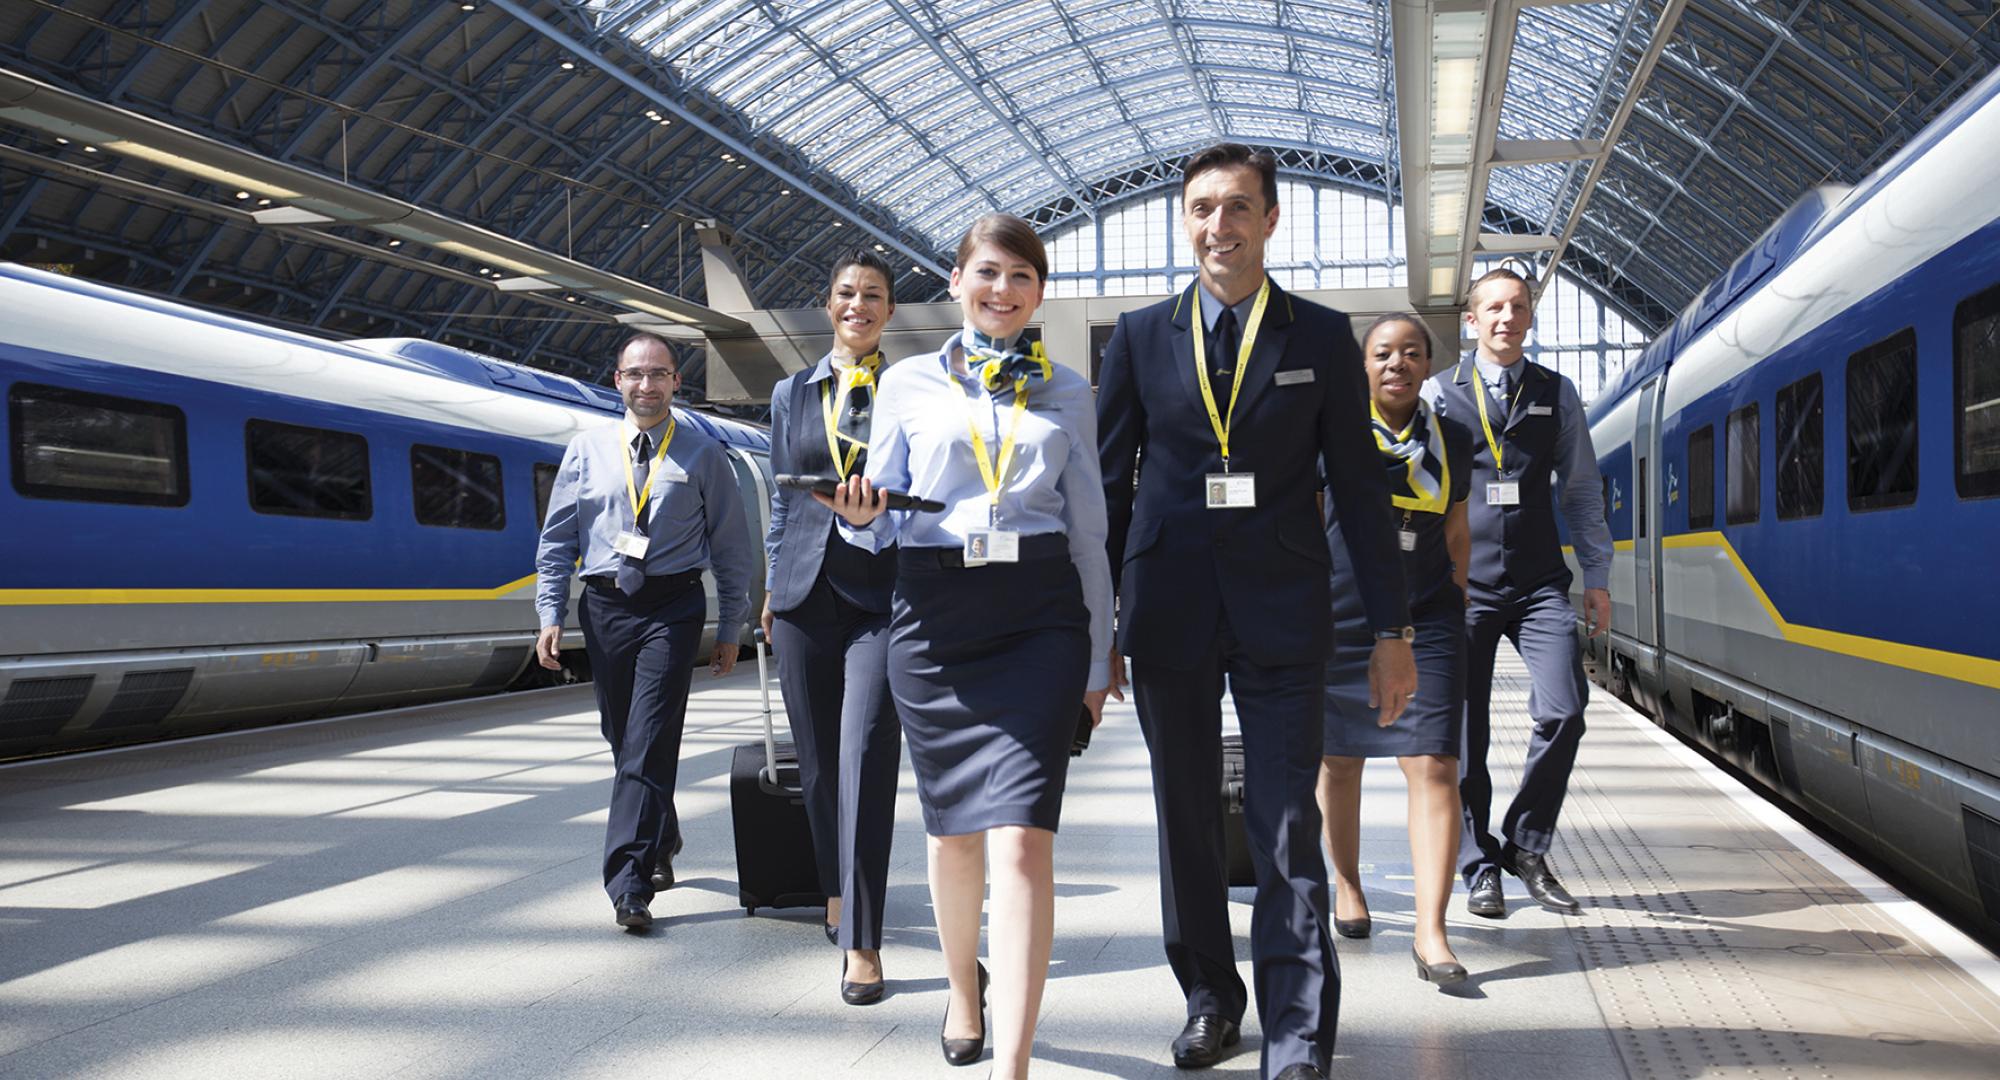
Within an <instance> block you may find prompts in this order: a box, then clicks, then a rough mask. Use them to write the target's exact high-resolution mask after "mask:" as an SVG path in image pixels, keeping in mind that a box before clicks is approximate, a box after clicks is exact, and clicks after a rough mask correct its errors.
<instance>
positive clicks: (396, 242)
mask: <svg viewBox="0 0 2000 1080" xmlns="http://www.w3.org/2000/svg"><path fill="white" fill-rule="evenodd" d="M389 246H390V247H402V246H403V242H402V241H401V240H391V241H389Z"/></svg>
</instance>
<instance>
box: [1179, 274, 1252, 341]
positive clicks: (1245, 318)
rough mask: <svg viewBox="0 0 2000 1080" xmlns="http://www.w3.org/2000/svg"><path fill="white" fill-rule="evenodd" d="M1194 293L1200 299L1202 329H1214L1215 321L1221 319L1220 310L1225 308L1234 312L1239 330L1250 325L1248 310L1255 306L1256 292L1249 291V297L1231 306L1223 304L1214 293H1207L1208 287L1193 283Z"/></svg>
mask: <svg viewBox="0 0 2000 1080" xmlns="http://www.w3.org/2000/svg"><path fill="white" fill-rule="evenodd" d="M1194 293H1195V295H1196V296H1198V297H1200V298H1201V325H1202V327H1203V328H1205V329H1208V330H1213V329H1215V320H1216V319H1217V318H1219V317H1221V315H1222V309H1223V308H1225V307H1228V308H1232V309H1234V310H1235V312H1236V325H1237V326H1238V327H1239V328H1241V327H1245V326H1248V325H1250V309H1251V308H1253V307H1256V306H1257V290H1255V289H1252V290H1250V295H1249V296H1246V297H1244V298H1243V299H1241V300H1238V301H1237V302H1235V303H1233V304H1224V303H1223V302H1222V301H1221V299H1219V298H1218V297H1217V296H1216V295H1215V294H1214V293H1211V292H1209V291H1208V286H1206V285H1203V284H1201V283H1199V282H1196V283H1195V287H1194Z"/></svg>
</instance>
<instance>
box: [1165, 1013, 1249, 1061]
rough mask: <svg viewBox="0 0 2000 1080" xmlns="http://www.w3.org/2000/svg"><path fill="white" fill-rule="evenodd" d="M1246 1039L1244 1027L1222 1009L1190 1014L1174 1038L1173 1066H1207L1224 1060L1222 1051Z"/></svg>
mask: <svg viewBox="0 0 2000 1080" xmlns="http://www.w3.org/2000/svg"><path fill="white" fill-rule="evenodd" d="M1242 1041H1243V1028H1242V1026H1241V1025H1239V1024H1238V1023H1237V1022H1236V1021H1234V1020H1228V1019H1225V1018H1224V1017H1222V1016H1221V1015H1220V1014H1219V1013H1202V1014H1201V1015H1200V1016H1190V1017H1188V1022H1187V1026H1186V1027H1184V1028H1182V1029H1181V1033H1180V1035H1179V1037H1177V1038H1175V1039H1174V1046H1173V1052H1174V1067H1175V1068H1178V1069H1206V1068H1208V1067H1209V1066H1210V1065H1213V1064H1215V1063H1216V1062H1218V1061H1221V1060H1222V1052H1223V1051H1224V1050H1227V1049H1229V1048H1230V1047H1232V1046H1235V1045H1236V1044H1237V1043H1240V1042H1242Z"/></svg>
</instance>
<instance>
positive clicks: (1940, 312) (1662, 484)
mask: <svg viewBox="0 0 2000 1080" xmlns="http://www.w3.org/2000/svg"><path fill="white" fill-rule="evenodd" d="M1995 146H2000V75H1997V76H1993V77H1989V78H1987V79H1986V80H1985V81H1983V82H1982V83H1980V84H1979V85H1978V86H1977V87H1975V88H1974V89H1973V90H1971V91H1970V92H1969V93H1968V94H1967V95H1966V96H1965V97H1964V98H1963V99H1962V100H1960V101H1959V102H1957V103H1956V104H1955V105H1954V106H1953V108H1952V109H1951V110H1950V111H1949V112H1948V113H1946V114H1945V115H1943V116H1941V117H1940V118H1939V119H1938V120H1937V121H1936V122H1935V123H1933V124H1932V125H1931V126H1930V127H1929V128H1927V129H1926V130H1925V131H1924V132H1923V133H1921V134H1920V135H1919V136H1918V137H1917V138H1916V139H1914V140H1913V141H1912V142H1911V143H1910V144H1909V145H1908V146H1906V147H1905V148H1903V150H1902V151H1901V152H1900V153H1898V154H1897V155H1896V156H1895V157H1894V158H1893V159H1891V160H1890V161H1889V162H1888V163H1886V164H1885V165H1884V166H1883V167H1882V168H1881V169H1880V170H1879V171H1878V172H1876V173H1875V174H1874V175H1872V176H1870V177H1869V178H1867V179H1866V180H1865V181H1863V182H1862V183H1860V184H1858V185H1856V186H1854V187H1852V188H1828V189H1822V190H1818V191H1815V192H1812V193H1811V194H1809V195H1808V196H1806V197H1805V198H1803V199H1801V200H1800V201H1799V203H1798V204H1797V205H1795V206H1794V207H1793V208H1792V209H1791V210H1790V211H1789V212H1788V213H1787V214H1786V215H1785V216H1784V217H1783V218H1781V219H1780V220H1779V221H1778V222H1777V223H1776V224H1774V225H1773V226H1772V227H1771V228H1770V229H1769V230H1768V231H1767V232H1766V233H1765V235H1764V236H1763V237H1762V238H1761V239H1760V241H1759V242H1758V243H1757V244H1756V245H1755V246H1754V247H1753V248H1752V249H1751V250H1750V251H1749V252H1747V253H1745V254H1744V255H1743V256H1742V257H1741V258H1739V259H1738V260H1737V261H1736V263H1735V264H1734V265H1732V266H1731V267H1730V268H1729V270H1728V272H1727V273H1726V274H1725V275H1724V276H1723V277H1722V278H1720V279H1719V280H1717V281H1716V282H1714V283H1713V284H1712V285H1710V286H1709V287H1708V288H1707V289H1706V290H1705V291H1704V292H1703V293H1702V294H1701V295H1700V296H1699V297H1697V299H1696V300H1695V302H1694V303H1693V304H1692V305H1690V307H1689V308H1688V310H1687V311H1686V312H1685V313H1683V314H1682V315H1681V317H1680V318H1679V319H1678V320H1677V321H1676V322H1675V323H1674V324H1673V325H1672V326H1671V327H1670V328H1668V330H1667V331H1666V332H1664V333H1663V334H1661V336H1660V337H1659V338H1658V339H1657V340H1655V341H1654V342H1653V344H1652V345H1651V346H1650V347H1648V348H1647V349H1646V351H1645V352H1644V353H1643V355H1642V356H1641V357H1640V359H1639V360H1638V361H1637V362H1636V363H1634V364H1633V365H1632V366H1631V368H1630V369H1629V370H1627V371H1626V372H1625V373H1624V375H1623V376H1622V377H1621V378H1620V379H1619V380H1618V381H1617V382H1616V383H1615V384H1614V385H1613V386H1611V387H1610V388H1608V390H1607V392H1606V393H1605V395H1604V396H1603V397H1602V398H1601V399H1600V400H1599V401H1598V402H1597V403H1596V404H1595V406H1593V408H1592V409H1591V413H1590V423H1591V434H1592V437H1593V438H1594V440H1595V442H1596V445H1597V450H1598V455H1599V462H1600V465H1601V467H1602V468H1603V470H1604V491H1605V496H1606V498H1605V506H1606V508H1607V513H1608V515H1609V518H1610V522H1611V529H1612V535H1613V537H1614V539H1615V540H1616V552H1615V555H1614V559H1613V570H1612V579H1611V589H1612V597H1613V617H1612V630H1611V633H1610V634H1609V635H1608V636H1607V637H1605V638H1600V639H1598V640H1596V641H1594V642H1591V643H1590V644H1589V645H1588V646H1587V648H1589V649H1590V650H1591V653H1592V656H1593V660H1594V662H1595V663H1594V666H1595V669H1596V673H1597V678H1598V679H1599V680H1600V681H1602V682H1604V683H1605V684H1606V685H1607V686H1609V687H1610V688H1611V689H1612V690H1614V691H1615V692H1617V693H1619V694H1620V695H1621V696H1624V697H1625V698H1627V700H1629V701H1631V702H1632V703H1634V704H1635V705H1637V706H1638V707H1640V708H1641V709H1643V710H1645V711H1646V712H1648V713H1650V714H1651V715H1652V716H1653V717H1655V718H1656V719H1657V720H1658V721H1659V722H1660V723H1661V724H1663V725H1664V726H1667V727H1669V728H1671V729H1673V730H1676V731H1679V732H1682V733H1684V734H1685V735H1687V736H1688V737H1691V738H1693V739H1695V740H1698V741H1699V742H1701V743H1702V744H1704V745H1706V746H1707V747H1708V748H1710V749H1711V750H1713V751H1714V752H1716V753H1717V754H1719V755H1721V756H1723V757H1725V758H1727V759H1729V760H1731V761H1732V762H1734V763H1735V764H1736V765H1737V766H1738V767H1740V768H1741V769H1742V770H1744V771H1747V772H1748V773H1750V774H1752V775H1754V776H1755V777H1757V778H1758V779H1759V780H1761V781H1762V782H1763V784H1764V785H1766V786H1767V787H1768V788H1770V789H1771V790H1772V791H1774V792H1776V793H1778V794H1779V795H1781V796H1782V797H1783V798H1785V799H1786V800H1789V801H1790V802H1791V803H1792V804H1794V805H1795V806H1797V807H1798V808H1800V809H1802V810H1803V811H1804V812H1805V813H1806V814H1808V815H1810V816H1811V817H1813V818H1815V819H1817V820H1818V821H1821V822H1823V823H1825V824H1826V825H1828V826H1829V827H1831V828H1832V829H1834V830H1835V831H1838V832H1840V833H1842V834H1844V835H1846V836H1847V837H1849V838H1851V839H1853V840H1855V841H1857V842H1859V843H1860V844H1861V845H1863V846H1865V847H1866V848H1868V849H1869V850H1871V851H1872V852H1873V853H1874V854H1876V855H1877V856H1879V857H1880V858H1881V859H1883V860H1885V861H1887V862H1888V863H1890V864H1892V865H1893V866H1895V867H1896V868H1897V869H1898V870H1899V871H1900V872H1901V873H1903V874H1905V875H1906V876H1907V877H1908V878H1909V879H1911V880H1912V881H1914V882H1915V883H1917V885H1918V886H1919V887H1920V888H1922V889H1923V890H1925V891H1926V892H1928V893H1929V894H1931V895H1932V896H1933V897H1935V898H1936V899H1937V900H1939V901H1940V902H1942V903H1943V904H1944V905H1946V906H1947V907H1949V908H1951V909H1952V910H1953V911H1955V912H1956V913H1958V914H1959V915H1960V916H1962V917H1963V918H1964V919H1965V920H1967V921H1968V922H1969V923H1971V924H1973V925H1975V926H1980V927H1983V928H1984V929H1985V930H1986V931H1987V932H1988V933H1996V932H2000V586H1996V581H2000V575H1996V574H1995V571H1994V564H1993V563H1992V562H1989V561H1988V560H1989V559H1990V558H1991V557H1992V555H1993V553H1994V550H1995V548H1996V546H2000V155H1996V154H1995V153H1994V151H1993V148H1994V147H1995Z"/></svg>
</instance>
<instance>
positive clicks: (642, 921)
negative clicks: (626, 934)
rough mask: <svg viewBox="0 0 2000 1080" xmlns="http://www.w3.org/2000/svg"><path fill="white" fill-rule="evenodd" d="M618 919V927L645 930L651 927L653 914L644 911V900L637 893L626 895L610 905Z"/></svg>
mask: <svg viewBox="0 0 2000 1080" xmlns="http://www.w3.org/2000/svg"><path fill="white" fill-rule="evenodd" d="M612 908H613V910H614V911H615V912H616V914H617V917H618V925H620V926H622V927H624V928H625V929H627V930H645V929H646V928H647V927H650V926H652V925H653V913H652V912H650V911H648V910H646V899H645V897H642V896H640V895H639V894H638V893H626V894H625V895H624V896H621V897H619V898H618V903H616V904H614V905H612Z"/></svg>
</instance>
